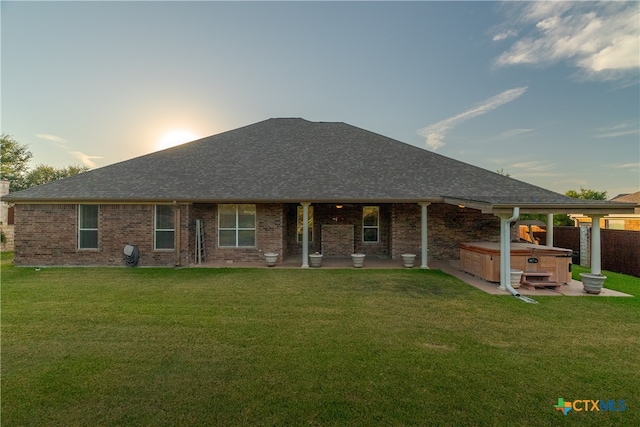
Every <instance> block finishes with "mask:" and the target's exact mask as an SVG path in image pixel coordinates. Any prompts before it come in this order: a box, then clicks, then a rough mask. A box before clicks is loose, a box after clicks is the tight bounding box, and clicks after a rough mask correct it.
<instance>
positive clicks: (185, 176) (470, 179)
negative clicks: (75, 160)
mask: <svg viewBox="0 0 640 427" xmlns="http://www.w3.org/2000/svg"><path fill="white" fill-rule="evenodd" d="M3 199H4V200H7V201H11V202H15V203H21V202H22V203H27V202H172V201H177V202H205V201H208V202H229V203H231V202H252V203H258V202H301V201H305V202H378V203H383V202H413V201H448V202H449V203H458V201H461V202H466V204H467V205H469V203H471V204H473V203H478V204H479V206H481V207H483V208H485V207H487V206H491V207H492V208H496V207H497V208H499V207H501V206H502V207H508V206H534V205H535V206H538V207H540V206H553V207H555V208H561V207H572V208H573V209H572V211H574V212H575V211H576V207H584V208H593V209H595V208H607V209H609V208H611V207H613V208H615V207H616V206H617V207H618V208H621V207H624V205H620V204H616V203H612V202H595V201H584V200H577V199H572V198H569V197H567V196H564V195H561V194H558V193H555V192H552V191H549V190H546V189H543V188H540V187H537V186H534V185H531V184H527V183H525V182H522V181H518V180H516V179H513V178H510V177H507V176H503V175H500V174H498V173H495V172H490V171H488V170H485V169H482V168H479V167H476V166H472V165H469V164H466V163H463V162H460V161H458V160H454V159H451V158H448V157H444V156H442V155H439V154H436V153H433V152H431V151H427V150H425V149H422V148H418V147H415V146H412V145H409V144H405V143H403V142H400V141H397V140H394V139H391V138H387V137H385V136H382V135H379V134H376V133H373V132H369V131H367V130H364V129H360V128H357V127H354V126H351V125H348V124H345V123H327V122H310V121H307V120H304V119H299V118H283V119H269V120H265V121H262V122H259V123H255V124H252V125H249V126H245V127H242V128H239V129H235V130H231V131H228V132H224V133H221V134H217V135H213V136H209V137H206V138H203V139H200V140H197V141H193V142H190V143H187V144H183V145H180V146H177V147H173V148H170V149H167V150H163V151H158V152H155V153H151V154H148V155H144V156H140V157H136V158H133V159H131V160H127V161H123V162H120V163H116V164H113V165H109V166H105V167H102V168H99V169H95V170H92V171H89V172H85V173H82V174H79V175H76V176H73V177H70V178H66V179H63V180H60V181H55V182H52V183H49V184H44V185H41V186H38V187H34V188H30V189H27V190H24V191H20V192H17V193H12V194H10V195H9V196H6V197H4V198H3Z"/></svg>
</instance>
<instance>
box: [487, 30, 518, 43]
mask: <svg viewBox="0 0 640 427" xmlns="http://www.w3.org/2000/svg"><path fill="white" fill-rule="evenodd" d="M517 35H518V32H517V31H516V30H507V31H505V32H502V33H498V34H496V35H494V36H493V41H494V42H499V41H502V40H504V39H508V38H509V37H515V36H517Z"/></svg>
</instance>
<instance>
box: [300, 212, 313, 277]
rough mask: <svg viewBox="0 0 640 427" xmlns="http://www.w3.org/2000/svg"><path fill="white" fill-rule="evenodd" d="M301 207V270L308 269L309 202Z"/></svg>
mask: <svg viewBox="0 0 640 427" xmlns="http://www.w3.org/2000/svg"><path fill="white" fill-rule="evenodd" d="M300 204H301V205H302V268H309V205H310V204H311V203H309V202H301V203H300Z"/></svg>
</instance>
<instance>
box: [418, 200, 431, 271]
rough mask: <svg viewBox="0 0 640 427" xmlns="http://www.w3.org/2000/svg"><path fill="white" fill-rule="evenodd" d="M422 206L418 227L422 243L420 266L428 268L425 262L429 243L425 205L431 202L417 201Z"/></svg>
mask: <svg viewBox="0 0 640 427" xmlns="http://www.w3.org/2000/svg"><path fill="white" fill-rule="evenodd" d="M418 204H419V205H420V206H421V207H422V215H421V216H422V224H421V227H420V231H421V232H422V237H421V243H422V252H421V255H422V264H421V265H420V268H429V265H428V263H427V255H428V252H429V243H428V241H427V206H429V205H430V204H431V203H429V202H420V203H418Z"/></svg>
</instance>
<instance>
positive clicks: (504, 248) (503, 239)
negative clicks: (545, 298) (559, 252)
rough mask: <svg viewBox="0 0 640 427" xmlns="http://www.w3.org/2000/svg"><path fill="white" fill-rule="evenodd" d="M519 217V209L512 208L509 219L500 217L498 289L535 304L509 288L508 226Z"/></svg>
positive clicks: (509, 238) (509, 241) (511, 287)
mask: <svg viewBox="0 0 640 427" xmlns="http://www.w3.org/2000/svg"><path fill="white" fill-rule="evenodd" d="M518 216H520V208H519V207H514V208H513V215H512V216H511V217H509V218H507V217H500V286H499V289H503V290H504V289H506V290H508V291H509V292H510V293H511V295H513V296H514V297H516V298H518V299H521V300H522V301H524V302H528V303H532V304H537V303H538V301H536V300H534V299H532V298H529V297H525V296H524V295H520V293H519V292H518V291H516V290H515V289H514V288H513V286H511V280H510V279H511V230H510V226H511V223H512V222H513V221H515V220H516V219H518Z"/></svg>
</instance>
